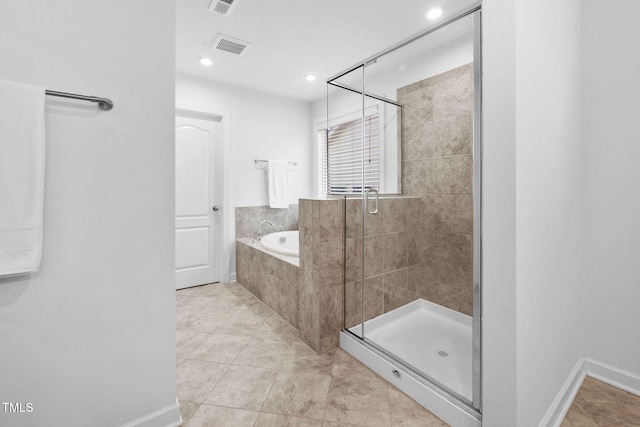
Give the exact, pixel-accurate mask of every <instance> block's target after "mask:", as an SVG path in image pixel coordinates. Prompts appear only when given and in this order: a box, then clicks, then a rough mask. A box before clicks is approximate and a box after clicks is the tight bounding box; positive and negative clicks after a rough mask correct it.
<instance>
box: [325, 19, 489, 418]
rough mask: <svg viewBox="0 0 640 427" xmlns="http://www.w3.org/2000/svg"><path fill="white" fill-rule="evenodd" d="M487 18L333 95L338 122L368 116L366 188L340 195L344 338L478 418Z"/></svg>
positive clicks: (413, 49)
mask: <svg viewBox="0 0 640 427" xmlns="http://www.w3.org/2000/svg"><path fill="white" fill-rule="evenodd" d="M479 13H480V12H479V11H478V12H475V13H470V14H467V15H465V16H462V17H460V18H459V19H457V20H455V21H453V22H451V23H449V24H448V25H446V26H442V27H441V28H437V29H435V30H434V31H433V32H429V33H427V34H426V35H424V36H421V37H418V38H416V39H414V40H411V41H409V42H407V43H406V44H404V45H400V46H398V47H395V48H392V49H390V50H389V51H387V52H384V53H382V54H381V55H379V56H377V57H375V58H374V59H371V60H368V61H365V62H364V63H363V64H362V65H361V66H359V67H356V68H354V69H352V70H351V71H349V72H348V73H345V74H344V75H342V76H339V77H337V78H336V79H335V80H333V81H331V82H330V83H329V87H330V89H329V92H328V116H329V121H330V122H331V119H332V117H333V118H335V117H338V116H339V114H337V113H336V112H337V111H339V110H340V108H338V106H344V105H347V104H350V105H351V106H352V108H351V110H352V111H355V113H354V114H355V115H354V117H355V116H359V117H358V119H359V121H358V122H357V123H356V125H357V126H354V127H353V128H352V132H353V136H354V138H356V139H359V144H358V145H359V146H358V147H353V148H352V153H351V154H352V158H351V161H352V162H353V164H352V166H353V167H352V174H353V175H352V181H351V182H352V183H353V182H358V184H352V186H351V188H350V189H349V190H346V191H345V192H344V194H342V197H344V209H345V215H344V218H345V245H344V249H345V252H344V261H345V273H344V274H345V289H344V304H345V307H344V316H345V317H344V322H345V329H346V330H347V331H349V332H350V333H351V334H353V335H355V336H357V337H358V338H360V339H361V340H362V341H363V343H366V344H367V345H369V346H371V347H373V348H375V349H376V350H378V351H379V352H381V353H382V354H385V355H388V356H389V357H390V358H392V359H394V360H395V361H396V362H397V363H398V364H399V365H402V366H404V367H406V368H407V369H409V370H410V371H412V372H414V373H416V374H417V375H418V376H419V377H421V378H424V379H425V380H426V381H427V382H429V383H432V384H434V385H436V386H437V387H439V388H441V389H443V390H445V391H446V392H448V393H450V394H451V395H453V396H455V397H457V398H458V399H459V400H460V401H461V402H464V404H465V405H468V407H469V408H475V409H476V410H478V409H479V408H480V393H479V390H480V386H479V380H480V364H479V360H480V359H479V357H480V353H479V351H480V341H479V337H480V329H479V328H480V299H479V280H480V279H479V277H480V263H479V256H480V255H479V249H480V243H479V242H480V238H479V236H480V229H479V221H480V219H479V212H480V209H479V206H480V200H479V184H480V169H479V167H480V159H479V154H480V150H479V109H480V100H479V86H480V79H479V69H480V68H479V23H480V18H479ZM344 98H348V99H349V101H348V102H347V103H342V102H341V101H342V100H343V99H344ZM353 106H355V108H354V107H353ZM358 128H359V129H358Z"/></svg>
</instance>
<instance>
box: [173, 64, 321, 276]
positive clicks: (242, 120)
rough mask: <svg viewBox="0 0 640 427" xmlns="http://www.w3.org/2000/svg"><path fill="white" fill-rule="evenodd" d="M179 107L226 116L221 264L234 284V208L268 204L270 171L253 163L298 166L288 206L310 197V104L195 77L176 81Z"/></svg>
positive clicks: (293, 172) (292, 172)
mask: <svg viewBox="0 0 640 427" xmlns="http://www.w3.org/2000/svg"><path fill="white" fill-rule="evenodd" d="M176 103H178V104H179V105H188V106H192V107H195V108H196V109H198V108H199V109H202V110H204V111H213V112H217V113H222V114H227V115H228V117H227V119H229V123H230V130H229V133H230V141H229V151H230V153H229V158H230V164H228V165H226V167H227V171H228V173H227V179H228V181H229V182H228V186H227V188H228V189H229V194H228V195H227V197H228V203H229V205H230V206H227V207H223V209H224V213H225V214H227V215H228V217H229V218H231V220H230V221H229V222H230V223H228V224H226V227H227V230H228V236H229V238H228V239H227V240H226V241H224V242H223V245H224V251H223V252H224V253H227V254H229V256H228V258H229V259H225V260H223V263H224V265H225V266H226V267H225V268H226V269H228V270H229V277H230V279H231V280H233V278H234V277H235V208H236V207H241V206H266V205H268V204H269V199H268V188H267V169H266V168H265V164H261V165H256V164H255V162H254V160H255V159H265V160H269V159H286V160H289V161H292V162H298V165H297V166H293V167H290V168H289V203H290V204H297V203H298V199H299V198H305V197H312V195H313V187H312V182H313V173H314V166H313V165H314V164H313V163H312V159H313V157H312V152H313V144H312V140H313V139H312V138H313V137H312V134H311V104H309V103H307V102H303V101H297V100H293V99H289V98H284V97H280V96H276V95H272V94H267V93H263V92H257V91H254V90H250V89H245V88H241V87H237V86H232V85H228V84H224V83H219V82H214V81H210V80H204V79H199V78H196V77H191V76H186V75H178V76H177V79H176Z"/></svg>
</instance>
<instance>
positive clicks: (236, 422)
mask: <svg viewBox="0 0 640 427" xmlns="http://www.w3.org/2000/svg"><path fill="white" fill-rule="evenodd" d="M176 298H177V332H176V336H177V348H176V352H177V358H178V399H179V401H180V408H181V413H182V419H183V420H184V423H185V425H186V426H187V427H198V426H222V427H243V426H254V427H279V426H283V427H345V426H403V427H404V426H406V427H410V426H424V427H430V426H447V424H445V423H444V422H443V421H441V420H440V419H438V418H437V417H435V416H434V415H433V414H431V413H430V412H429V411H427V410H426V409H424V408H422V407H421V406H420V405H418V404H417V403H415V402H414V401H413V400H411V399H410V398H409V397H407V396H406V395H404V394H403V393H402V392H400V391H399V390H398V389H396V388H395V387H394V386H392V385H390V384H388V383H387V382H386V381H384V380H383V379H382V378H380V377H379V376H378V375H376V374H375V373H374V372H373V371H371V370H369V369H368V368H367V367H366V366H364V365H363V364H361V363H360V362H358V361H357V360H355V359H354V358H352V357H351V356H349V355H348V354H347V353H345V352H344V351H342V350H341V349H335V350H333V351H331V352H329V353H328V354H325V355H322V356H319V355H317V354H316V353H315V352H314V351H313V350H311V349H310V348H309V347H308V346H307V345H306V344H304V343H303V342H302V341H301V340H300V339H299V338H298V337H297V334H296V330H295V329H293V328H292V327H291V326H290V325H289V324H288V323H286V322H285V321H284V320H283V319H282V318H280V316H278V315H277V314H275V313H274V312H273V311H272V310H271V309H270V308H268V307H267V306H265V305H264V304H263V303H262V302H260V301H259V300H257V299H256V298H255V297H254V296H253V295H251V294H250V293H249V292H247V291H246V290H244V288H242V287H241V286H239V285H237V284H229V285H223V284H212V285H207V286H200V287H197V288H190V289H184V290H180V291H178V292H177V293H176ZM613 426H620V427H640V397H638V396H635V395H632V394H630V393H627V392H625V391H622V390H619V389H617V388H615V387H612V386H609V385H607V384H604V383H602V382H600V381H597V380H595V379H592V378H589V377H587V378H586V379H585V381H584V383H583V384H582V387H581V388H580V391H579V392H578V395H577V396H576V398H575V400H574V402H573V404H572V405H571V408H570V410H569V412H568V413H567V416H566V417H565V419H564V422H563V423H562V427H613Z"/></svg>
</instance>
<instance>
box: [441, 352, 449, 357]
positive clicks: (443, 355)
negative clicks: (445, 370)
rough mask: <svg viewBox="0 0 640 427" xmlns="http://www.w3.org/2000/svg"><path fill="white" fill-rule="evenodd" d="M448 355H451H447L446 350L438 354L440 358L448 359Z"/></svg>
mask: <svg viewBox="0 0 640 427" xmlns="http://www.w3.org/2000/svg"><path fill="white" fill-rule="evenodd" d="M448 355H449V353H447V352H446V351H444V350H440V351H439V352H438V356H440V357H447V356H448Z"/></svg>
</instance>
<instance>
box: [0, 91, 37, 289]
mask: <svg viewBox="0 0 640 427" xmlns="http://www.w3.org/2000/svg"><path fill="white" fill-rule="evenodd" d="M44 96H45V91H44V88H41V87H36V86H31V85H26V84H22V83H14V82H9V81H6V80H0V276H12V275H15V274H24V273H31V272H34V271H36V270H37V269H38V267H39V266H40V257H41V253H42V217H43V209H44V163H45V125H44Z"/></svg>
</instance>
